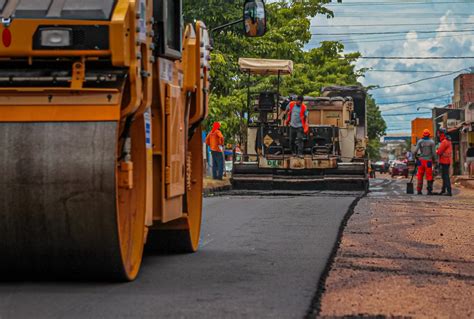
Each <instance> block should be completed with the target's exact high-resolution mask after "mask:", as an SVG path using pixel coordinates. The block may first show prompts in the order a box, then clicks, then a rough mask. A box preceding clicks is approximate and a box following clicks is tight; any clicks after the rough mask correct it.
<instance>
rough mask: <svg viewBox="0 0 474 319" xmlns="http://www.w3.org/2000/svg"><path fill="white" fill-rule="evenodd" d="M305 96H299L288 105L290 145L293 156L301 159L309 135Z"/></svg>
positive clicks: (287, 121)
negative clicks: (306, 136) (305, 137)
mask: <svg viewBox="0 0 474 319" xmlns="http://www.w3.org/2000/svg"><path fill="white" fill-rule="evenodd" d="M303 100H304V98H303V96H301V95H300V96H298V98H297V99H296V101H292V102H290V103H289V104H288V107H287V109H286V112H287V114H288V116H287V119H286V123H285V124H286V125H289V126H290V144H291V150H292V152H293V154H295V149H296V154H297V155H298V156H300V157H302V156H303V143H304V142H303V138H304V135H305V134H308V131H309V124H308V109H307V107H306V105H305V104H304V103H303Z"/></svg>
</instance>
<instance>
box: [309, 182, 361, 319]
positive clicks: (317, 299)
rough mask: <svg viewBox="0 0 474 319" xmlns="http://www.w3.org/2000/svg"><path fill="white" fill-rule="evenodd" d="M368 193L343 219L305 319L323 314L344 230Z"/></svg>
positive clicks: (351, 206)
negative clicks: (330, 277)
mask: <svg viewBox="0 0 474 319" xmlns="http://www.w3.org/2000/svg"><path fill="white" fill-rule="evenodd" d="M368 193H369V191H366V192H365V193H363V194H362V195H360V196H358V197H357V198H356V199H355V200H354V201H353V202H352V204H351V205H350V206H349V208H348V210H347V212H346V214H345V216H344V218H343V219H342V222H341V225H340V226H339V231H338V234H337V239H336V243H335V244H334V247H333V248H332V251H331V254H330V255H329V258H328V262H327V264H326V267H325V268H324V270H323V272H322V274H321V277H320V278H319V282H318V286H317V290H316V293H315V295H314V297H313V299H312V301H311V304H310V306H309V309H308V312H307V313H306V316H305V319H310V318H311V319H314V318H317V317H318V316H319V314H320V313H321V299H322V296H323V294H324V292H325V286H326V280H327V278H328V277H329V273H330V271H331V269H332V266H333V264H334V261H335V259H336V255H337V251H338V250H339V247H340V246H341V242H342V236H343V235H344V229H345V228H346V226H347V223H348V221H349V219H350V218H351V216H352V215H353V214H354V212H355V208H356V207H357V205H358V204H359V202H360V200H361V199H363V198H364V197H366V196H367V194H368Z"/></svg>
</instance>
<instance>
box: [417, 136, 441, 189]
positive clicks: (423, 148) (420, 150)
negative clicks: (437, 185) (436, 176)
mask: <svg viewBox="0 0 474 319" xmlns="http://www.w3.org/2000/svg"><path fill="white" fill-rule="evenodd" d="M430 136H431V132H430V131H429V130H428V129H425V130H424V131H423V138H422V139H420V140H419V141H418V143H416V149H415V155H416V157H417V161H416V164H417V166H418V176H417V178H418V185H417V187H416V189H417V191H418V195H422V194H423V193H422V190H423V177H424V175H425V173H426V181H427V184H428V186H427V190H428V195H434V194H433V165H434V163H435V161H436V151H435V142H434V141H433V140H432V139H431V138H430Z"/></svg>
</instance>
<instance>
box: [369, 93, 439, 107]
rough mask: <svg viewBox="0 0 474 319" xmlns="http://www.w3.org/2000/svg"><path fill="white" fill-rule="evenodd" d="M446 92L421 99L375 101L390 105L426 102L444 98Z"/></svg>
mask: <svg viewBox="0 0 474 319" xmlns="http://www.w3.org/2000/svg"><path fill="white" fill-rule="evenodd" d="M447 95H448V94H443V95H439V96H436V97H433V98H426V99H421V100H412V101H391V102H381V103H377V104H378V105H390V104H404V103H418V102H428V101H433V100H439V99H442V98H445V97H446V96H447Z"/></svg>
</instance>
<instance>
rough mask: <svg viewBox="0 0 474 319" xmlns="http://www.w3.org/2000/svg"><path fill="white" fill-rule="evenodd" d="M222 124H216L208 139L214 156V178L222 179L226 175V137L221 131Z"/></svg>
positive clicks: (207, 141)
mask: <svg viewBox="0 0 474 319" xmlns="http://www.w3.org/2000/svg"><path fill="white" fill-rule="evenodd" d="M220 127H221V124H220V123H219V122H214V124H213V125H212V130H211V132H210V133H209V134H208V135H207V137H206V144H207V145H209V148H210V149H211V155H212V178H213V179H220V180H221V179H222V176H223V175H224V135H222V132H221V131H220Z"/></svg>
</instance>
